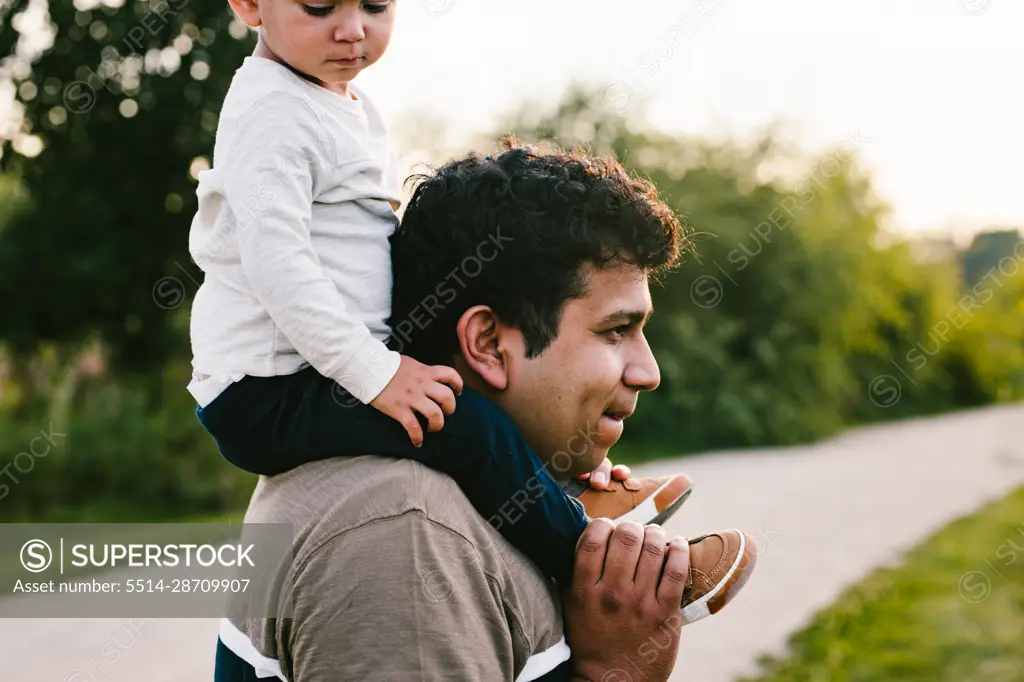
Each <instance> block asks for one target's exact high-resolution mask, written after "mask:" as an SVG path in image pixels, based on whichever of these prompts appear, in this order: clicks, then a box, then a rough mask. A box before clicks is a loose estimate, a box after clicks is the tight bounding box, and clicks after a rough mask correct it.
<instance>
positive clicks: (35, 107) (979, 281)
mask: <svg viewBox="0 0 1024 682" xmlns="http://www.w3.org/2000/svg"><path fill="white" fill-rule="evenodd" d="M254 42H255V41H254V34H252V33H251V32H250V31H249V30H248V29H246V28H245V27H244V26H243V25H241V24H240V23H239V22H238V21H237V20H235V19H234V17H233V15H232V14H231V13H230V10H229V9H228V6H227V3H225V2H223V0H159V2H157V1H154V2H149V1H148V0H146V1H138V0H108V1H106V2H99V1H98V0H75V1H74V2H71V1H70V0H67V1H62V2H50V3H48V4H47V3H46V2H45V1H44V0H0V108H2V104H3V102H4V101H6V102H7V103H8V104H9V105H10V106H9V109H10V114H11V115H10V116H9V117H7V120H6V121H5V122H3V123H0V139H2V142H0V145H2V146H0V153H2V156H0V310H2V313H0V353H2V355H0V520H5V521H11V520H16V519H32V520H38V521H42V520H101V519H102V520H123V519H124V518H132V519H133V520H141V519H157V518H169V517H181V516H188V515H195V514H207V513H217V512H218V511H222V510H235V509H237V508H239V507H240V506H242V505H244V504H245V502H246V501H247V499H248V496H249V493H250V491H251V488H252V484H253V479H252V477H249V476H247V475H245V474H242V473H240V472H237V471H235V470H234V469H233V468H232V467H231V466H230V465H228V464H227V463H225V462H224V461H223V460H222V459H221V458H220V455H219V454H218V452H217V450H216V448H215V446H214V445H213V443H212V442H211V440H210V439H209V438H208V436H207V435H206V433H205V432H204V431H203V429H202V427H201V426H200V425H199V423H198V421H197V420H196V418H195V414H194V408H195V405H194V403H193V402H192V400H191V397H190V396H189V394H188V393H187V391H186V390H185V386H186V384H187V383H188V378H189V374H190V371H191V368H190V353H189V344H188V336H187V326H188V314H189V308H190V301H191V297H192V296H193V295H194V294H195V291H196V288H197V287H198V282H199V281H201V278H202V273H201V272H200V271H199V270H198V268H196V266H195V265H194V264H193V263H192V262H191V260H190V258H189V254H188V244H187V241H188V240H187V237H188V230H189V225H190V222H191V219H192V215H193V213H194V211H195V209H196V199H195V185H196V179H195V178H196V175H197V174H198V173H199V172H200V171H201V170H203V169H205V168H207V167H208V166H209V159H210V157H211V155H212V150H213V140H214V133H215V130H216V124H217V112H218V110H219V107H220V104H221V101H222V98H223V96H224V94H225V92H226V90H227V88H228V85H229V84H230V80H231V76H232V74H233V71H234V70H235V69H236V68H237V67H238V65H239V64H240V63H241V61H242V59H243V57H244V56H246V55H248V54H249V53H251V51H252V48H253V46H254ZM605 94H606V93H602V92H599V91H594V90H588V89H586V88H583V87H581V88H577V89H574V90H572V91H569V92H566V93H565V94H564V97H563V98H562V100H561V101H560V102H558V103H556V104H555V105H554V106H552V107H551V108H550V109H549V110H548V111H540V110H539V109H538V108H537V107H535V106H533V105H530V106H524V107H523V109H522V111H519V112H511V113H510V115H509V118H508V120H506V121H502V122H498V123H497V124H496V125H495V129H494V131H493V133H494V134H493V135H492V136H489V137H487V138H485V139H475V140H464V141H463V142H462V144H461V146H459V147H457V148H454V147H453V148H445V149H439V148H437V146H436V144H437V143H436V140H438V139H442V137H444V136H443V135H439V134H438V133H439V131H444V124H443V122H430V121H421V120H410V121H408V122H406V123H405V124H402V125H399V126H396V127H395V133H396V138H397V141H398V145H399V149H400V151H403V152H404V158H405V159H407V160H410V161H417V162H428V163H432V164H436V163H440V162H442V161H444V160H445V159H447V158H450V157H452V156H454V155H460V154H462V153H464V152H466V151H468V150H469V149H471V148H474V149H479V150H484V151H490V150H492V149H493V148H494V140H495V138H496V137H497V136H498V135H500V134H502V133H505V132H515V133H516V134H518V135H519V136H520V138H521V139H522V140H523V141H527V142H537V143H545V142H547V141H552V142H557V143H559V144H562V145H573V144H584V145H587V146H589V147H591V148H592V149H593V150H594V151H597V152H602V153H611V154H615V155H616V156H617V157H618V158H619V159H620V160H622V161H623V162H624V163H625V164H626V166H627V167H628V168H629V169H630V170H631V171H633V172H635V173H637V174H639V175H641V176H644V177H647V178H649V179H651V180H652V181H653V182H654V183H655V184H656V185H657V186H658V188H659V190H660V191H661V193H662V195H663V197H664V198H665V199H666V200H667V201H668V202H669V204H670V205H671V206H672V207H673V208H674V209H675V210H676V211H677V212H678V214H679V215H680V217H681V218H682V219H683V220H684V222H685V223H686V225H687V227H688V230H689V232H690V236H691V238H692V240H693V242H694V245H695V248H694V251H693V253H689V254H687V256H686V259H685V263H684V264H683V266H682V267H681V268H679V269H678V270H677V271H676V272H674V273H672V274H671V275H669V276H668V277H666V278H665V279H664V281H663V282H662V286H660V287H656V288H655V289H654V297H655V308H656V314H655V316H654V318H653V319H652V322H651V323H650V326H649V335H648V336H649V339H650V342H651V345H652V347H653V349H654V352H655V355H656V356H657V358H658V360H659V363H660V366H661V370H662V378H663V382H662V386H661V388H660V389H659V390H658V391H656V392H655V393H653V394H650V395H647V396H644V398H643V399H642V400H641V401H640V404H639V409H638V411H637V413H636V415H635V416H634V417H633V419H632V420H631V423H630V428H628V429H627V430H626V435H625V437H624V440H623V443H622V444H621V445H620V446H619V447H618V448H617V449H616V452H615V458H616V460H617V461H631V460H635V459H638V458H642V457H651V456H658V455H667V454H674V455H678V454H683V453H690V452H694V451H699V450H707V449H718V448H731V447H742V446H754V445H761V446H765V445H786V444H795V443H801V442H806V441H809V440H812V439H818V438H822V437H826V436H829V435H830V434H834V433H836V432H837V431H838V430H839V429H841V428H843V427H846V426H849V425H853V424H860V423H866V422H872V421H878V420H885V419H897V418H905V417H909V416H915V415H924V414H933V413H937V412H942V411H947V410H954V409H959V408H966V407H972V406H978V405H984V404H987V403H992V402H997V401H1011V400H1019V399H1021V398H1022V397H1024V274H1022V273H1021V271H1022V270H1024V267H1022V264H1024V241H1022V239H1024V237H1022V234H1021V233H1020V231H1018V230H1017V229H1013V228H1008V229H998V230H992V231H989V232H983V233H979V234H977V235H976V236H975V238H974V240H973V241H972V242H971V243H970V244H968V245H963V246H958V245H957V244H955V243H953V242H951V241H946V240H941V239H935V238H925V239H910V238H907V237H904V236H901V235H897V234H894V233H891V232H888V231H886V230H884V229H883V228H882V227H881V225H882V224H883V222H884V218H885V215H886V207H885V205H884V203H883V202H881V201H880V200H879V199H878V197H877V196H876V195H875V194H874V192H873V189H872V182H871V178H870V176H869V175H868V174H867V173H866V172H865V171H864V169H863V167H862V165H861V164H860V163H859V151H860V150H861V149H862V145H864V144H869V143H870V142H869V141H866V140H862V139H859V138H857V137H851V138H850V139H849V140H845V141H843V142H842V143H840V144H838V145H837V146H836V148H835V149H832V150H830V151H828V152H826V153H825V154H821V155H815V156H808V155H806V154H804V153H802V152H801V150H799V149H797V148H794V146H793V145H792V144H788V143H787V141H786V140H785V139H784V138H783V137H782V136H781V135H779V134H778V133H777V132H775V131H767V132H765V134H764V135H763V136H762V138H761V139H759V140H757V141H756V142H754V143H747V144H740V143H728V142H710V141H707V140H699V139H687V138H682V137H678V136H667V135H665V134H663V133H661V132H659V131H657V130H655V129H652V128H651V127H649V126H647V125H646V124H645V117H644V114H643V106H642V103H638V104H637V105H636V106H634V107H631V108H630V109H629V111H628V113H620V112H619V111H618V110H617V108H616V107H614V106H608V102H607V101H606V100H607V97H606V96H604V95H605ZM417 170H419V169H417Z"/></svg>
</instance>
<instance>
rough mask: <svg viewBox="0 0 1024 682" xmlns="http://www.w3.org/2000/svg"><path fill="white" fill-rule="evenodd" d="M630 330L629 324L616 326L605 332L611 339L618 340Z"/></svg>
mask: <svg viewBox="0 0 1024 682" xmlns="http://www.w3.org/2000/svg"><path fill="white" fill-rule="evenodd" d="M628 331H629V325H622V326H621V327H615V328H613V329H609V330H608V331H606V332H604V335H605V336H606V337H608V338H609V339H611V340H612V341H618V340H620V339H621V338H622V337H623V336H625V335H626V332H628Z"/></svg>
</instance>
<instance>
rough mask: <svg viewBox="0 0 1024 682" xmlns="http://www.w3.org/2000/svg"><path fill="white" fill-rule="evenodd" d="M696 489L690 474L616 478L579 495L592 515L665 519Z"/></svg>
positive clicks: (647, 520) (651, 520)
mask: <svg viewBox="0 0 1024 682" xmlns="http://www.w3.org/2000/svg"><path fill="white" fill-rule="evenodd" d="M692 490H693V481H691V480H690V477H689V476H687V475H686V474H675V475H674V476H662V477H661V478H630V479H627V480H625V481H612V482H611V483H609V484H608V487H607V488H606V489H605V490H594V489H593V488H587V489H586V490H585V491H583V492H582V493H580V494H579V495H578V496H577V499H578V500H579V501H580V502H582V503H583V509H584V510H586V512H587V516H589V517H590V518H592V519H597V518H602V517H603V518H607V519H612V520H614V521H636V522H638V523H641V524H644V525H646V524H648V523H664V522H665V521H666V520H668V518H669V517H671V516H672V515H673V514H675V513H676V510H678V509H679V506H680V505H681V504H682V503H683V502H685V501H686V498H687V497H689V496H690V492H691V491H692Z"/></svg>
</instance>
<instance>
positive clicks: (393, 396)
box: [370, 355, 462, 447]
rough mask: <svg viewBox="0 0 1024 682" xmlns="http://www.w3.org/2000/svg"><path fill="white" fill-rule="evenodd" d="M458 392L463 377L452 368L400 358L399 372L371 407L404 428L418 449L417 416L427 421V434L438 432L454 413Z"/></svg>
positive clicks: (420, 432)
mask: <svg viewBox="0 0 1024 682" xmlns="http://www.w3.org/2000/svg"><path fill="white" fill-rule="evenodd" d="M446 384H447V385H446ZM461 393H462V377H461V376H459V373H458V372H456V371H455V370H454V369H452V368H451V367H445V366H444V365H424V364H423V363H422V362H417V361H416V360H413V359H412V358H410V357H408V356H406V355H403V356H402V361H401V364H399V366H398V372H397V373H396V374H395V376H393V377H391V381H389V382H388V385H387V386H385V387H384V390H383V391H381V392H380V395H378V396H377V397H376V398H374V399H373V400H372V401H370V404H371V405H373V406H374V407H375V408H377V409H378V410H380V411H381V412H383V413H384V414H386V415H388V416H389V417H392V418H394V419H395V420H397V421H398V422H399V423H400V424H401V425H402V426H404V427H405V430H406V431H408V432H409V438H411V439H412V444H413V445H415V446H416V447H420V446H421V445H423V427H421V426H420V422H419V420H418V419H417V418H416V413H417V412H418V413H420V414H422V415H423V416H424V417H425V418H426V419H427V424H428V427H429V430H430V431H440V430H441V427H443V426H444V415H446V414H451V413H453V412H455V396H456V395H458V394H461Z"/></svg>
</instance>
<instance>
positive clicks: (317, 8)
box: [302, 3, 334, 17]
mask: <svg viewBox="0 0 1024 682" xmlns="http://www.w3.org/2000/svg"><path fill="white" fill-rule="evenodd" d="M302 8H303V9H304V10H306V14H308V15H309V16H311V17H326V16H327V15H328V14H330V13H331V11H332V10H333V9H334V4H333V3H332V4H330V5H303V6H302Z"/></svg>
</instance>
